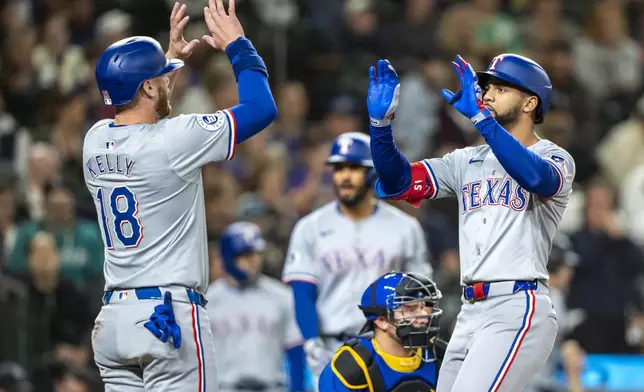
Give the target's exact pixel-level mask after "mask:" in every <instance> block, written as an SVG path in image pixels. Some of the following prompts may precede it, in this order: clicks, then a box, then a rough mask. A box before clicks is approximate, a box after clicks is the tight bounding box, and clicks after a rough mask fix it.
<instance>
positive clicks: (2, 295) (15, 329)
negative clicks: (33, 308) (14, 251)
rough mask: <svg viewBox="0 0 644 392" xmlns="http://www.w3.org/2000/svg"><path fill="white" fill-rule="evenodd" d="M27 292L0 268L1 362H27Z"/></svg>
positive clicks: (24, 287) (28, 337)
mask: <svg viewBox="0 0 644 392" xmlns="http://www.w3.org/2000/svg"><path fill="white" fill-rule="evenodd" d="M27 293H28V291H27V287H26V286H25V285H24V284H22V283H21V282H20V281H18V280H16V279H14V278H12V277H10V276H7V275H5V274H4V273H3V269H2V268H0V320H2V322H1V323H0V364H1V363H2V362H4V361H16V362H18V363H20V364H23V365H26V364H27V360H28V354H27V353H28V346H27V342H28V340H29V339H30V336H29V335H28V333H27V331H26V329H25V327H26V325H27V322H28V319H27V298H28V297H27ZM0 367H1V365H0ZM0 373H1V372H0ZM0 378H2V376H1V375H0ZM1 388H2V387H1V386H0V389H1Z"/></svg>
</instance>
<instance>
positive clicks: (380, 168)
mask: <svg viewBox="0 0 644 392" xmlns="http://www.w3.org/2000/svg"><path fill="white" fill-rule="evenodd" d="M369 131H370V133H371V157H372V159H373V165H374V166H375V169H376V172H377V173H378V182H379V184H380V186H378V187H376V192H377V193H378V196H380V197H384V196H387V197H392V196H396V195H399V194H401V193H403V192H404V191H406V190H407V188H409V185H410V184H411V166H410V164H409V161H408V160H407V158H405V156H404V155H403V154H401V152H400V150H398V147H396V142H395V141H394V136H393V131H392V129H391V125H388V126H385V127H374V126H369ZM385 194H386V195H385Z"/></svg>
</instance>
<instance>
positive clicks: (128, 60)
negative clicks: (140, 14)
mask: <svg viewBox="0 0 644 392" xmlns="http://www.w3.org/2000/svg"><path fill="white" fill-rule="evenodd" d="M181 67H183V61H181V60H179V59H167V58H166V57H165V53H163V49H161V45H160V44H159V42H158V41H157V40H155V39H153V38H150V37H130V38H125V39H122V40H120V41H117V42H115V43H113V44H112V45H110V46H108V47H107V49H105V50H104V51H103V53H101V56H100V57H99V59H98V62H97V63H96V82H97V83H98V89H99V90H100V91H101V95H102V96H103V102H104V103H105V105H109V106H112V105H113V106H119V105H125V104H127V103H130V102H131V101H132V100H133V99H134V97H135V96H136V93H137V91H138V90H139V88H141V85H142V84H143V82H145V81H146V80H149V79H152V78H156V77H157V76H161V75H163V74H166V73H168V72H171V71H174V70H175V69H179V68H181Z"/></svg>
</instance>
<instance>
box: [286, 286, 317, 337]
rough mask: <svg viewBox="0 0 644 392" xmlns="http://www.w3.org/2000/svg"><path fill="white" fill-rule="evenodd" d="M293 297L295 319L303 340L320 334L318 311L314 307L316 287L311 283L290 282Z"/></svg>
mask: <svg viewBox="0 0 644 392" xmlns="http://www.w3.org/2000/svg"><path fill="white" fill-rule="evenodd" d="M290 285H291V288H292V289H293V297H294V298H295V320H296V321H297V325H298V326H299V327H300V332H302V337H304V340H309V339H312V338H317V337H319V336H320V326H319V318H318V312H317V309H316V307H315V302H316V299H317V288H316V287H315V285H314V284H313V283H308V282H291V283H290Z"/></svg>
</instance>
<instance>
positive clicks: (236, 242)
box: [219, 222, 266, 282]
mask: <svg viewBox="0 0 644 392" xmlns="http://www.w3.org/2000/svg"><path fill="white" fill-rule="evenodd" d="M265 248H266V241H264V238H263V237H262V232H261V230H260V228H259V226H257V225H256V224H255V223H252V222H235V223H233V224H231V225H229V226H228V227H226V229H225V230H224V232H223V234H222V235H221V238H220V239H219V251H220V253H221V259H222V261H223V264H224V270H225V271H226V272H227V273H228V274H229V275H230V276H232V277H233V278H235V279H236V280H237V281H240V282H243V281H246V280H248V274H246V273H245V272H244V271H242V270H241V269H239V267H237V257H238V256H240V255H243V254H247V253H254V252H261V251H263V250H264V249H265Z"/></svg>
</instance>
